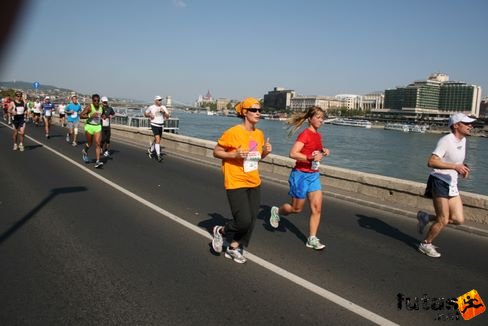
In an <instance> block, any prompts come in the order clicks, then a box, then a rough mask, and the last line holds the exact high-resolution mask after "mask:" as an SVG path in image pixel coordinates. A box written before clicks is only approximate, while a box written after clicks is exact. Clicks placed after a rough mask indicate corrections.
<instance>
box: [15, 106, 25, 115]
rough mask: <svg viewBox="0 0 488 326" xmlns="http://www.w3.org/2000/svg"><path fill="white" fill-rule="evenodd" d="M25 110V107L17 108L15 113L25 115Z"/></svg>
mask: <svg viewBox="0 0 488 326" xmlns="http://www.w3.org/2000/svg"><path fill="white" fill-rule="evenodd" d="M24 111H25V108H24V107H23V106H18V107H16V108H15V112H16V114H17V115H21V114H24Z"/></svg>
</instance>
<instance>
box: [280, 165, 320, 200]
mask: <svg viewBox="0 0 488 326" xmlns="http://www.w3.org/2000/svg"><path fill="white" fill-rule="evenodd" d="M288 184H289V185H290V191H289V192H288V195H290V196H291V197H292V198H298V199H305V198H307V194H308V193H309V192H313V191H318V190H322V185H321V184H320V172H302V171H299V170H295V169H293V170H291V173H290V177H289V178H288Z"/></svg>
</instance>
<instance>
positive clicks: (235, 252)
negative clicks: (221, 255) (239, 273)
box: [225, 247, 247, 264]
mask: <svg viewBox="0 0 488 326" xmlns="http://www.w3.org/2000/svg"><path fill="white" fill-rule="evenodd" d="M225 258H229V259H232V260H233V261H235V262H236V263H239V264H244V263H245V262H246V261H247V259H246V258H245V257H244V255H243V254H242V252H241V250H240V249H239V248H236V249H232V248H231V247H227V249H226V250H225Z"/></svg>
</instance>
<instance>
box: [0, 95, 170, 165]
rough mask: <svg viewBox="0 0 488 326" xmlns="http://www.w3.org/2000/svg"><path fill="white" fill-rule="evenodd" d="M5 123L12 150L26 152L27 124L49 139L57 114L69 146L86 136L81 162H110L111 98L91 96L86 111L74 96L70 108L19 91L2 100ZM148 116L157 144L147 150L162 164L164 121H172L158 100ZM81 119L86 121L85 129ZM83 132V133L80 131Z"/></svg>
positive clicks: (74, 144) (74, 145)
mask: <svg viewBox="0 0 488 326" xmlns="http://www.w3.org/2000/svg"><path fill="white" fill-rule="evenodd" d="M2 106H3V119H4V121H5V122H6V123H7V124H9V125H11V126H12V129H13V134H12V140H13V150H14V151H17V150H19V151H21V152H23V151H24V149H25V146H24V136H25V133H26V127H27V124H28V123H31V124H32V126H34V127H42V128H43V131H44V135H45V137H46V139H49V138H50V131H51V125H52V118H53V116H54V115H55V113H56V111H57V114H58V116H59V125H60V126H62V127H64V128H66V138H65V139H66V142H67V143H69V144H71V145H72V146H73V147H76V146H78V145H79V144H80V140H79V133H84V134H85V140H86V141H85V142H84V144H83V148H82V150H81V154H82V159H83V161H85V162H86V163H91V162H92V161H93V162H94V163H95V165H94V166H95V168H100V167H102V166H103V164H104V163H103V160H102V156H103V157H104V158H106V159H111V158H112V156H111V152H110V138H111V120H112V118H113V117H114V116H115V110H114V109H113V108H112V107H111V106H110V105H109V103H108V98H107V97H105V96H103V97H100V95H98V94H93V95H92V96H91V103H89V104H86V105H85V106H84V107H83V106H82V105H81V104H80V103H79V102H78V97H77V96H76V95H72V96H71V97H70V99H69V103H68V104H66V105H65V104H64V103H59V104H58V105H57V107H56V105H55V104H54V103H53V102H51V98H50V97H49V96H45V97H43V98H41V97H39V96H36V97H35V98H32V99H29V98H28V97H27V96H25V95H24V94H23V92H21V91H16V92H15V96H14V98H13V99H11V98H10V97H9V96H5V97H4V98H3V99H2ZM145 116H146V117H148V118H149V119H150V123H151V130H152V132H153V135H154V140H153V142H152V144H151V146H150V147H149V148H148V155H149V157H151V158H152V157H155V158H156V159H157V160H158V161H159V162H161V161H162V159H163V158H162V152H161V136H162V133H163V128H164V120H165V119H168V118H169V111H168V109H167V108H166V107H165V106H164V105H162V97H161V96H156V97H155V98H154V104H153V105H151V106H149V107H148V108H147V110H146V111H145ZM81 119H85V121H84V124H83V127H81V126H82V124H81ZM80 128H83V130H80ZM92 147H94V152H95V159H94V160H92V159H91V158H90V157H89V152H90V149H91V148H92Z"/></svg>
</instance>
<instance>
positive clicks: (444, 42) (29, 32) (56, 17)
mask: <svg viewBox="0 0 488 326" xmlns="http://www.w3.org/2000/svg"><path fill="white" fill-rule="evenodd" d="M487 13H488V1H487V0H457V1H456V0H430V1H428V0H408V1H400V0H364V1H363V0H358V1H352V0H273V1H272V0H242V1H241V0H138V1H128V0H126V1H124V0H97V1H94V0H72V1H68V0H32V1H31V3H30V5H29V6H28V7H27V8H25V10H24V11H23V13H22V15H20V16H21V17H20V19H21V21H19V24H18V25H17V29H16V33H15V34H14V37H12V38H11V42H10V44H9V49H10V51H8V52H7V53H6V55H5V56H4V59H5V60H4V62H2V65H1V68H0V69H1V70H0V72H1V75H0V76H1V78H0V79H1V80H2V81H10V80H19V81H20V80H22V81H29V82H31V81H39V82H40V83H41V84H48V85H55V86H60V87H66V88H72V89H74V90H77V91H80V92H82V93H93V92H97V93H100V94H102V95H107V96H114V97H126V98H133V99H140V100H148V101H151V100H152V98H153V97H154V95H161V96H166V95H171V96H173V98H174V99H175V100H176V101H178V102H184V103H189V104H191V103H193V101H194V100H195V99H197V98H198V95H200V94H205V93H206V92H207V90H210V92H211V93H212V95H213V96H214V97H215V98H217V97H223V98H231V99H242V98H244V97H248V96H255V97H262V96H263V95H264V94H265V93H266V92H268V91H269V90H271V89H273V87H275V86H280V87H284V88H287V89H293V90H295V91H296V92H297V93H298V94H301V95H336V94H343V93H348V94H365V93H368V92H371V91H376V90H384V89H387V88H394V87H396V86H401V85H407V84H408V83H410V82H412V81H414V80H422V79H425V78H426V77H427V76H428V75H429V74H430V73H433V72H443V73H447V74H448V75H449V76H450V78H451V80H458V81H465V82H467V83H470V84H475V85H479V86H481V87H482V89H483V96H485V95H486V94H487V90H488V59H487V58H488V51H487V49H488V18H487V17H488V16H487ZM2 17H5V14H4V13H2Z"/></svg>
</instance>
